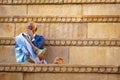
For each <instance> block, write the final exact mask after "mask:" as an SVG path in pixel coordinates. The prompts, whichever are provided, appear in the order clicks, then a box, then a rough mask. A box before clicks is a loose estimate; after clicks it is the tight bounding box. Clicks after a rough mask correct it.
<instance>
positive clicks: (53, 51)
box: [45, 46, 69, 64]
mask: <svg viewBox="0 0 120 80" xmlns="http://www.w3.org/2000/svg"><path fill="white" fill-rule="evenodd" d="M46 48H47V52H46V54H45V58H46V60H47V62H48V63H49V64H52V63H53V62H54V59H55V58H56V57H63V59H64V62H63V64H68V62H69V48H68V47H59V46H48V47H46Z"/></svg>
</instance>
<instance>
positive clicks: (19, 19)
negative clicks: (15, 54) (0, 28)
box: [0, 15, 120, 23]
mask: <svg viewBox="0 0 120 80" xmlns="http://www.w3.org/2000/svg"><path fill="white" fill-rule="evenodd" d="M28 21H34V22H37V23H85V22H86V23H87V22H88V23H94V22H97V23H112V22H114V23H120V16H119V15H109V16H107V15H106V16H105V15H104V16H99V15H98V16H83V17H35V16H29V17H28V16H13V17H10V16H8V17H0V23H26V22H28Z"/></svg>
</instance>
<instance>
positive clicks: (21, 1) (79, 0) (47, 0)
mask: <svg viewBox="0 0 120 80" xmlns="http://www.w3.org/2000/svg"><path fill="white" fill-rule="evenodd" d="M116 3H117V4H119V3H120V1H119V0H32V1H31V0H1V1H0V4H2V5H40V4H42V5H43V4H44V5H46V4H58V5H61V4H116Z"/></svg>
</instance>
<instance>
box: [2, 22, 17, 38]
mask: <svg viewBox="0 0 120 80" xmlns="http://www.w3.org/2000/svg"><path fill="white" fill-rule="evenodd" d="M14 30H15V24H12V23H0V37H14Z"/></svg>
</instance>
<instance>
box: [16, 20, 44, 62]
mask: <svg viewBox="0 0 120 80" xmlns="http://www.w3.org/2000/svg"><path fill="white" fill-rule="evenodd" d="M36 31H37V27H36V24H35V23H34V22H29V23H28V24H27V33H21V34H20V35H18V36H16V37H15V41H16V45H15V52H16V60H17V62H20V63H21V62H33V63H38V64H46V61H45V59H44V53H45V52H46V48H43V45H44V37H43V36H41V35H38V34H35V32H36Z"/></svg>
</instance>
